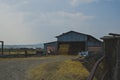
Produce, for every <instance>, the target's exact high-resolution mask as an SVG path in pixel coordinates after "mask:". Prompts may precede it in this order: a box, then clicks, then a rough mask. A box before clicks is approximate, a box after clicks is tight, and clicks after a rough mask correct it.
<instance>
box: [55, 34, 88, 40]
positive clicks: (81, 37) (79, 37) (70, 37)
mask: <svg viewBox="0 0 120 80" xmlns="http://www.w3.org/2000/svg"><path fill="white" fill-rule="evenodd" d="M57 39H58V41H59V42H62V41H63V42H65V41H86V40H87V36H86V35H82V34H81V35H80V34H77V33H72V32H71V33H68V34H65V35H64V36H59V37H57Z"/></svg>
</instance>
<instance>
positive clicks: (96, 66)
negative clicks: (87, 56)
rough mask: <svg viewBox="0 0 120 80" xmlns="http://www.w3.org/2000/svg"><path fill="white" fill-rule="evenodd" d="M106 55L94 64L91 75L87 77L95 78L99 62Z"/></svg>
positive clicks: (89, 79) (89, 78)
mask: <svg viewBox="0 0 120 80" xmlns="http://www.w3.org/2000/svg"><path fill="white" fill-rule="evenodd" d="M104 58H105V56H103V57H101V58H100V59H99V60H98V61H97V62H96V63H95V65H94V67H93V69H92V71H91V73H90V76H89V77H88V78H87V80H93V78H94V76H95V72H96V69H97V68H98V66H99V64H100V63H101V62H102V61H103V60H104Z"/></svg>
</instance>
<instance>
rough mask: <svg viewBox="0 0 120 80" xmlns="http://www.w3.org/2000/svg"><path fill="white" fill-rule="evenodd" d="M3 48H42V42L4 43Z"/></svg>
mask: <svg viewBox="0 0 120 80" xmlns="http://www.w3.org/2000/svg"><path fill="white" fill-rule="evenodd" d="M4 48H7V49H10V48H44V44H42V43H41V44H33V45H4Z"/></svg>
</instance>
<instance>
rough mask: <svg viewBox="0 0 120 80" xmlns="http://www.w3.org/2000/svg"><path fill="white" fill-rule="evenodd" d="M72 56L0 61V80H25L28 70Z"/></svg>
mask: <svg viewBox="0 0 120 80" xmlns="http://www.w3.org/2000/svg"><path fill="white" fill-rule="evenodd" d="M71 58H73V57H72V56H52V57H40V58H20V59H10V60H9V59H7V60H0V80H26V77H25V76H26V72H27V70H28V69H30V68H32V67H34V66H37V65H39V64H42V63H50V62H57V61H64V60H67V59H71Z"/></svg>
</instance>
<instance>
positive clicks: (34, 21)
mask: <svg viewBox="0 0 120 80" xmlns="http://www.w3.org/2000/svg"><path fill="white" fill-rule="evenodd" d="M71 30H72V31H76V32H80V33H84V34H89V35H92V36H94V37H96V38H98V39H99V38H101V37H103V36H105V35H107V34H108V33H120V0H0V40H2V41H4V42H5V44H10V45H17V44H39V43H46V42H52V41H55V40H56V38H55V36H58V35H60V34H62V33H65V32H68V31H71Z"/></svg>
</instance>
